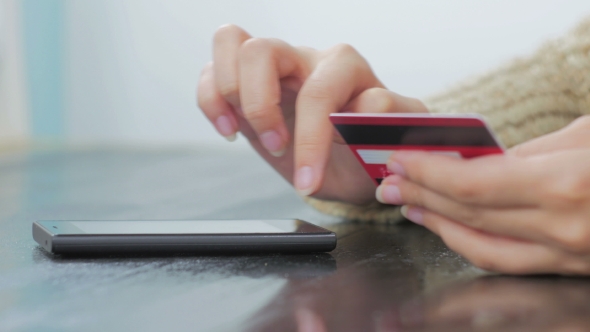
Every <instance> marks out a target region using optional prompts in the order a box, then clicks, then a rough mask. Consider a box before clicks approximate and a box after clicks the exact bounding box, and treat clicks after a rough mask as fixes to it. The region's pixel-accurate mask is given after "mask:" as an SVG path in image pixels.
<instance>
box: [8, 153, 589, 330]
mask: <svg viewBox="0 0 590 332" xmlns="http://www.w3.org/2000/svg"><path fill="white" fill-rule="evenodd" d="M290 217H297V218H301V219H305V220H308V221H310V222H313V223H316V224H319V225H322V226H324V227H326V228H329V229H331V230H333V231H335V232H336V233H337V235H338V246H337V248H336V249H335V250H334V251H333V252H331V253H323V254H309V255H278V254H274V255H248V256H244V255H242V256H240V255H234V256H232V255H226V256H183V255H176V256H162V257H142V256H109V257H73V258H68V257H60V256H53V255H51V254H48V253H46V252H44V251H43V250H42V249H40V248H39V247H38V246H37V245H36V243H35V242H34V241H33V238H32V236H31V223H32V222H33V221H35V220H39V219H97V220H125V219H197V218H240V219H243V218H290ZM568 328H569V329H571V330H575V331H578V330H579V331H586V330H590V280H588V279H584V278H561V277H551V276H544V277H508V276H497V275H489V274H485V273H483V271H480V270H478V269H476V268H474V267H473V266H471V265H470V264H469V263H468V262H466V261H465V260H464V259H462V258H461V257H460V256H458V255H456V254H454V253H453V252H451V251H450V250H449V249H448V248H446V246H445V245H444V244H443V243H442V242H441V241H440V239H439V238H438V237H436V236H435V235H433V234H431V233H430V232H428V231H427V230H425V229H423V228H421V227H419V226H415V225H411V224H409V223H402V224H399V225H389V226H387V225H377V224H368V223H365V224H360V223H355V222H354V221H346V220H338V219H335V218H334V217H330V216H325V215H322V214H320V213H318V212H316V211H314V210H313V209H311V208H310V207H308V206H306V205H305V203H303V202H302V201H301V199H300V198H299V197H298V196H297V195H296V194H295V193H294V192H293V191H292V190H291V188H290V187H289V186H288V185H287V183H286V182H285V181H284V180H283V179H282V178H280V177H279V176H278V175H277V174H275V173H274V171H273V170H272V169H271V168H269V167H268V166H267V165H266V164H265V163H264V162H263V161H261V160H260V159H259V158H258V157H257V156H256V155H255V154H254V153H253V152H251V151H248V150H245V149H244V150H213V149H198V148H195V149H168V150H163V149H160V150H158V149H130V148H129V149H124V148H103V149H100V148H95V149H89V150H82V149H61V150H60V149H56V150H50V151H21V152H18V151H17V152H10V153H8V152H5V153H3V154H0V331H374V330H375V331H474V330H475V331H556V330H559V331H563V330H568V331H569V329H568Z"/></svg>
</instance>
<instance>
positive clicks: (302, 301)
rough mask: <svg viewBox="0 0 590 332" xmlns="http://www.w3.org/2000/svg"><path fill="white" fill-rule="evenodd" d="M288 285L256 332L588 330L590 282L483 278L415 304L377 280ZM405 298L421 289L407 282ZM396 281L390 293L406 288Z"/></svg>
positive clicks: (364, 277) (356, 277)
mask: <svg viewBox="0 0 590 332" xmlns="http://www.w3.org/2000/svg"><path fill="white" fill-rule="evenodd" d="M348 273H349V274H348V276H346V277H345V276H344V275H342V274H339V273H338V274H335V275H333V276H329V277H326V278H324V279H322V280H321V281H317V280H316V281H301V280H299V281H297V280H296V281H290V282H289V283H288V285H287V286H286V287H285V289H283V291H282V292H281V293H280V294H279V295H278V296H277V297H276V298H275V300H274V301H272V303H270V304H269V305H268V306H267V307H266V308H264V309H263V310H261V311H260V312H259V313H258V314H257V315H256V316H255V317H253V318H252V319H251V320H250V330H252V331H278V330H280V331H305V332H308V331H314V332H315V331H587V330H588V329H589V328H590V280H587V279H581V278H580V279H576V278H556V277H508V276H485V277H480V278H477V279H475V280H471V281H468V282H461V283H455V284H452V285H447V286H446V287H443V289H440V290H438V291H434V292H431V293H430V294H426V295H421V296H419V297H414V298H405V299H404V294H400V296H398V297H396V296H392V295H393V294H392V293H391V291H390V290H391V288H390V289H389V290H387V288H384V286H387V285H386V284H387V283H388V282H387V280H385V279H384V278H382V276H379V275H378V274H373V273H371V272H369V273H363V272H360V273H356V274H352V275H351V274H350V271H349V272H348ZM406 281H408V284H407V286H406V291H407V292H412V290H414V291H415V290H416V289H415V288H416V287H418V286H417V283H416V282H412V281H411V280H409V279H406ZM399 282H400V279H399V278H391V282H390V285H389V286H390V287H400V286H401V285H400V284H399Z"/></svg>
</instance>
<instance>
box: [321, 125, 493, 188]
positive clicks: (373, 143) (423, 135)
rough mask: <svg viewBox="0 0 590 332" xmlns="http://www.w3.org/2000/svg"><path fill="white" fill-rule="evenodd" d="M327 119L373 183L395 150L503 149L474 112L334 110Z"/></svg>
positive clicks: (471, 152) (456, 152)
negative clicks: (363, 111) (361, 112)
mask: <svg viewBox="0 0 590 332" xmlns="http://www.w3.org/2000/svg"><path fill="white" fill-rule="evenodd" d="M330 120H331V121H332V123H333V124H334V126H335V127H336V130H338V132H339V133H340V135H341V136H342V138H343V139H344V141H345V142H346V143H347V144H348V146H349V147H350V149H351V150H352V152H353V153H354V155H355V156H356V158H357V159H358V160H359V162H360V163H361V164H362V165H363V167H364V168H365V170H366V171H367V173H369V175H370V176H371V178H372V179H373V180H374V181H375V183H376V184H377V185H378V184H380V183H381V181H382V180H383V178H385V177H386V176H388V175H390V174H391V173H390V172H389V170H388V169H387V166H386V163H387V160H388V159H389V157H390V156H391V155H392V154H393V153H395V152H396V151H398V150H417V151H429V152H432V153H437V154H444V155H450V156H456V157H460V158H473V157H478V156H483V155H488V154H498V153H503V151H504V149H503V148H502V146H501V145H500V143H499V142H498V140H497V139H496V138H495V136H494V134H493V133H492V132H491V131H490V129H489V127H488V126H487V124H486V123H485V121H484V119H483V118H482V117H481V116H479V115H476V114H465V115H460V116H459V115H441V114H415V113H388V114H358V113H356V114H353V113H334V114H331V115H330Z"/></svg>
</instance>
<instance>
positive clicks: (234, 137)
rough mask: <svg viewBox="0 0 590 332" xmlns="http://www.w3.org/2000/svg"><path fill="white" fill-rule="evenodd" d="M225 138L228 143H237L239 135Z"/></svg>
mask: <svg viewBox="0 0 590 332" xmlns="http://www.w3.org/2000/svg"><path fill="white" fill-rule="evenodd" d="M223 138H225V139H226V140H227V141H228V142H233V141H235V140H236V139H237V138H238V135H236V134H233V135H230V136H223Z"/></svg>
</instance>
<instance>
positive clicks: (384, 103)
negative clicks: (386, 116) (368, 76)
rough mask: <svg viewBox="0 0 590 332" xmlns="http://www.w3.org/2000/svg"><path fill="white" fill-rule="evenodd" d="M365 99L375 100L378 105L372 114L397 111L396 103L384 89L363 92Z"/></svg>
mask: <svg viewBox="0 0 590 332" xmlns="http://www.w3.org/2000/svg"><path fill="white" fill-rule="evenodd" d="M363 97H364V98H369V99H370V100H373V101H374V103H375V104H376V106H375V109H373V110H371V112H376V113H387V112H391V111H392V110H395V109H396V101H395V99H394V98H393V96H392V95H391V93H390V92H389V91H387V90H386V89H383V88H371V89H368V90H365V92H363Z"/></svg>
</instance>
